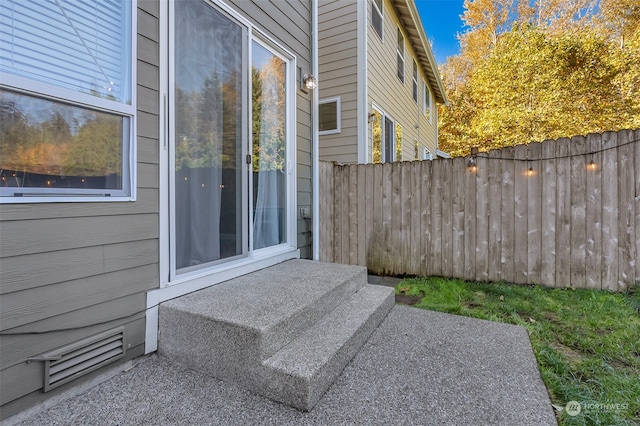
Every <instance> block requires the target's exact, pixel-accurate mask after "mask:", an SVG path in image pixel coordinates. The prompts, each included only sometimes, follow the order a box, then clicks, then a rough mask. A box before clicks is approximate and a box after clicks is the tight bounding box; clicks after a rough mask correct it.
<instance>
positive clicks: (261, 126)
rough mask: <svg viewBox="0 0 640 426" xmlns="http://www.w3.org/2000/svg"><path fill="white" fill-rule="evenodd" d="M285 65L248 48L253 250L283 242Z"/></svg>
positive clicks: (254, 47)
mask: <svg viewBox="0 0 640 426" xmlns="http://www.w3.org/2000/svg"><path fill="white" fill-rule="evenodd" d="M286 70H287V64H286V63H285V61H283V60H282V59H281V58H279V57H278V56H276V55H274V54H273V53H272V52H271V51H269V50H268V49H266V48H265V47H264V46H262V45H261V44H259V43H256V42H255V41H254V42H253V45H252V69H251V78H252V80H251V87H252V118H253V123H252V126H253V129H252V132H253V143H252V152H253V160H252V162H253V216H254V217H253V248H254V249H256V250H257V249H260V248H264V247H270V246H273V245H277V244H280V243H283V242H285V240H286V235H285V224H286V196H285V195H286V179H285V158H286V156H285V154H286V153H285V148H286V123H287V122H286V93H285V87H286Z"/></svg>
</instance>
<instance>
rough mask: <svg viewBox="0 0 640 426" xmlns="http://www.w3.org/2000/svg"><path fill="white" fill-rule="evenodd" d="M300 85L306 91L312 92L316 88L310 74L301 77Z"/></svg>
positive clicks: (315, 82) (313, 78) (316, 83)
mask: <svg viewBox="0 0 640 426" xmlns="http://www.w3.org/2000/svg"><path fill="white" fill-rule="evenodd" d="M302 85H303V86H304V88H305V89H307V90H313V89H315V88H316V87H318V82H317V81H316V78H315V77H314V76H313V75H311V74H305V75H303V76H302Z"/></svg>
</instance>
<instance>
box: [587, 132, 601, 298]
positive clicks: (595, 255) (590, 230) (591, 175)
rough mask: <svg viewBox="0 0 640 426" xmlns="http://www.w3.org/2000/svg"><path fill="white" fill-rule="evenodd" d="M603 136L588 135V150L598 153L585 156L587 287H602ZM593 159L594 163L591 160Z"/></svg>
mask: <svg viewBox="0 0 640 426" xmlns="http://www.w3.org/2000/svg"><path fill="white" fill-rule="evenodd" d="M601 141H602V137H601V136H600V135H596V134H591V135H588V136H587V145H586V151H587V152H589V153H593V152H596V154H591V155H587V156H586V157H585V168H586V174H587V187H586V200H585V202H586V222H585V226H586V242H585V268H586V269H585V275H586V284H585V285H586V287H587V288H593V289H601V288H602V271H601V270H600V268H601V266H602V208H601V206H602V187H601V185H602V154H601V153H597V151H599V150H600V146H601ZM590 161H593V165H590V164H589V162H590Z"/></svg>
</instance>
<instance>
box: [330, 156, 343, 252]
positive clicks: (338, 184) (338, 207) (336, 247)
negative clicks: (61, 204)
mask: <svg viewBox="0 0 640 426" xmlns="http://www.w3.org/2000/svg"><path fill="white" fill-rule="evenodd" d="M334 173H335V174H334V178H333V190H334V197H335V198H334V206H335V207H334V211H333V213H334V218H335V219H334V221H335V228H334V232H333V259H334V262H337V263H343V262H344V260H343V259H342V235H343V232H342V226H343V224H344V220H343V219H342V190H343V186H342V174H343V173H344V166H339V165H336V166H335V168H334Z"/></svg>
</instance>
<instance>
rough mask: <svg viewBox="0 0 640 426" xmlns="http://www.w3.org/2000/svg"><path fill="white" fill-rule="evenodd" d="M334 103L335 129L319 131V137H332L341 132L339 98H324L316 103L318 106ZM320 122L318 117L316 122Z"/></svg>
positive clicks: (340, 105)
mask: <svg viewBox="0 0 640 426" xmlns="http://www.w3.org/2000/svg"><path fill="white" fill-rule="evenodd" d="M332 102H335V103H336V128H335V129H329V130H319V131H318V134H319V135H333V134H337V133H341V132H342V104H341V102H342V101H341V97H340V96H336V97H333V98H324V99H320V101H318V105H323V104H329V103H332ZM319 121H320V117H319V116H318V122H319Z"/></svg>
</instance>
